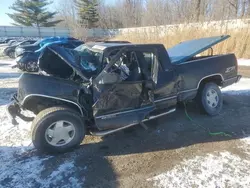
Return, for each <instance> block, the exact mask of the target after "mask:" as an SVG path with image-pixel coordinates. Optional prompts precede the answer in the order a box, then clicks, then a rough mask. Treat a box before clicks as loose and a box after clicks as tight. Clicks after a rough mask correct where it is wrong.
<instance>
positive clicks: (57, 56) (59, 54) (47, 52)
mask: <svg viewBox="0 0 250 188" xmlns="http://www.w3.org/2000/svg"><path fill="white" fill-rule="evenodd" d="M39 68H40V69H41V70H43V71H45V72H46V73H48V74H52V75H57V76H60V77H63V78H67V77H70V76H71V75H72V74H73V72H75V73H76V74H78V75H79V76H80V77H81V78H82V79H83V80H84V81H89V78H90V77H89V75H87V74H86V72H85V71H84V69H83V67H82V66H81V65H80V63H79V59H78V56H77V54H76V53H75V51H74V50H71V49H66V48H63V47H60V46H57V45H50V46H48V47H46V48H45V49H44V50H43V52H42V53H41V55H40V57H39Z"/></svg>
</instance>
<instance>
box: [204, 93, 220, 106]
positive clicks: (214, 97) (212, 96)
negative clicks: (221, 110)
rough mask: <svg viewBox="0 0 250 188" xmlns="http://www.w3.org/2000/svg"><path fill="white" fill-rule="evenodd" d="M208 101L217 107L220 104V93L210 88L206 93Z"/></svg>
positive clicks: (209, 104) (210, 104)
mask: <svg viewBox="0 0 250 188" xmlns="http://www.w3.org/2000/svg"><path fill="white" fill-rule="evenodd" d="M206 102H207V104H208V106H210V107H211V108H216V107H217V106H218V104H219V95H218V93H217V91H215V90H214V89H210V90H208V91H207V93H206Z"/></svg>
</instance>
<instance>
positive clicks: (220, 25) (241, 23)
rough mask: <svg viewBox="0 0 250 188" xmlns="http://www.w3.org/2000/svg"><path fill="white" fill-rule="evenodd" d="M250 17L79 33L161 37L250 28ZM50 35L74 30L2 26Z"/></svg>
mask: <svg viewBox="0 0 250 188" xmlns="http://www.w3.org/2000/svg"><path fill="white" fill-rule="evenodd" d="M249 24H250V19H236V20H223V21H211V22H203V23H187V24H175V25H162V26H149V27H136V28H122V29H98V28H97V29H84V28H82V29H81V28H79V29H78V31H77V32H78V34H82V35H85V36H84V37H86V38H101V37H114V36H117V35H123V34H129V33H138V34H140V33H143V34H149V35H151V34H154V35H157V36H159V37H162V36H163V35H166V34H167V35H171V34H174V32H176V29H178V30H180V31H181V30H183V29H188V28H197V29H199V28H200V29H211V28H213V29H215V30H223V31H227V30H230V29H242V28H249ZM49 36H74V31H73V30H70V29H68V28H48V27H40V28H35V27H18V26H0V37H49Z"/></svg>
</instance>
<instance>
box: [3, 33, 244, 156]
mask: <svg viewBox="0 0 250 188" xmlns="http://www.w3.org/2000/svg"><path fill="white" fill-rule="evenodd" d="M228 37H229V36H219V37H210V38H202V39H196V40H191V41H185V42H182V43H180V44H178V45H176V46H174V47H173V48H170V49H167V50H166V49H165V47H164V46H163V45H162V44H129V43H127V44H124V43H91V44H85V45H82V46H80V47H78V48H76V49H75V50H70V49H66V48H62V47H59V46H57V45H50V46H48V47H46V48H45V49H44V51H43V53H42V55H41V56H40V58H39V67H40V69H41V70H42V71H43V72H45V73H46V74H45V73H44V74H29V73H24V74H23V75H22V76H21V77H20V79H19V88H18V92H17V93H16V94H15V95H14V96H13V101H12V103H11V104H10V105H9V106H8V107H7V109H8V114H9V117H10V118H11V121H12V123H13V124H18V123H17V121H16V119H15V118H16V116H19V117H20V118H21V119H23V120H25V121H33V123H32V141H33V144H34V146H35V147H36V148H37V149H38V150H41V151H45V152H65V151H68V150H70V149H72V148H73V147H76V146H78V145H80V143H81V142H82V140H83V139H84V137H85V135H86V134H92V135H96V136H104V135H107V134H111V133H114V132H116V131H120V130H123V129H125V128H128V127H131V126H134V125H141V126H143V127H146V125H145V124H144V122H145V121H148V120H151V119H154V118H158V117H160V116H163V115H166V114H169V113H171V112H174V111H175V109H176V106H177V103H179V102H187V101H190V100H195V101H196V102H197V103H198V104H199V106H200V108H201V110H202V111H203V112H205V113H207V114H208V115H210V116H214V115H218V114H219V113H220V112H221V109H222V106H223V98H222V94H221V91H220V87H226V86H229V85H231V84H233V83H236V82H238V81H239V79H240V78H241V76H240V75H238V64H237V59H236V57H235V55H234V54H225V55H213V54H209V55H200V56H197V55H198V54H201V53H202V52H204V51H205V50H208V49H209V48H212V46H213V45H215V44H218V43H219V42H221V41H223V40H226V39H227V38H228ZM202 54H203V53H202ZM41 73H42V72H41ZM44 88H46V89H44ZM23 110H30V111H32V112H33V113H34V114H35V117H26V116H24V115H23V114H22V113H21V112H22V111H23Z"/></svg>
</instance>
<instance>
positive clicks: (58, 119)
mask: <svg viewBox="0 0 250 188" xmlns="http://www.w3.org/2000/svg"><path fill="white" fill-rule="evenodd" d="M84 137H85V126H84V122H83V120H82V118H81V117H80V115H79V113H78V112H76V111H74V110H71V109H69V108H65V107H52V108H48V109H45V110H43V111H41V112H40V113H39V114H38V115H37V116H36V118H35V119H34V121H33V123H32V142H33V144H34V146H35V147H36V148H37V149H38V150H41V151H44V152H49V153H55V152H66V151H68V150H70V149H73V148H75V147H77V146H79V145H80V143H81V142H82V140H83V139H84Z"/></svg>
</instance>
